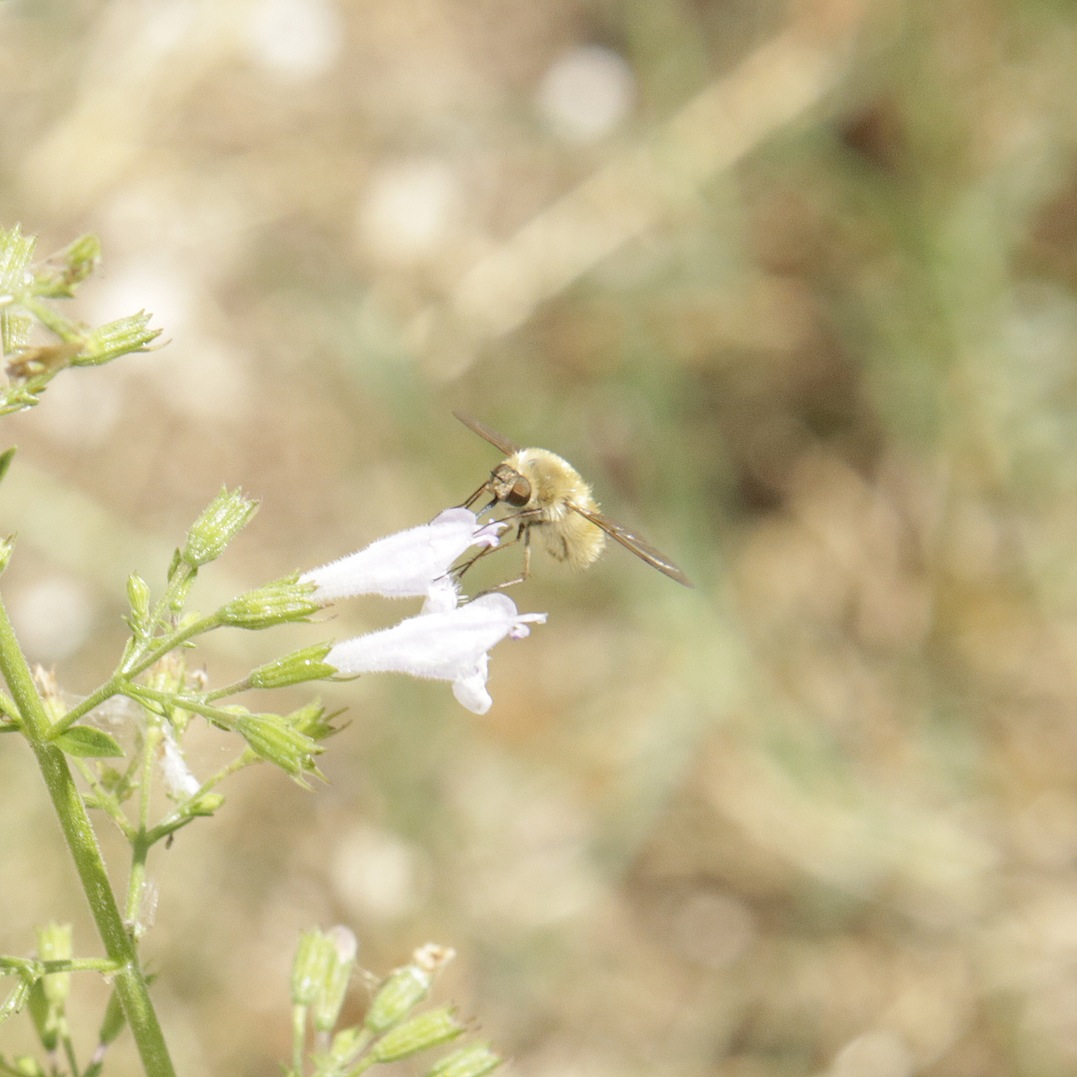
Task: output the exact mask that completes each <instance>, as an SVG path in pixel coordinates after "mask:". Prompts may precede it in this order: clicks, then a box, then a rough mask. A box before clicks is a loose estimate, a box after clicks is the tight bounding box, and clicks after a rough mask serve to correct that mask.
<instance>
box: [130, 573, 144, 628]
mask: <svg viewBox="0 0 1077 1077" xmlns="http://www.w3.org/2000/svg"><path fill="white" fill-rule="evenodd" d="M127 604H128V605H129V606H130V607H131V627H132V628H133V629H135V630H136V631H138V632H141V633H145V632H146V631H148V630H149V623H150V588H149V584H147V583H146V581H145V580H144V579H143V578H142V577H141V576H139V575H138V574H137V573H132V574H131V575H130V576H129V577H128V579H127Z"/></svg>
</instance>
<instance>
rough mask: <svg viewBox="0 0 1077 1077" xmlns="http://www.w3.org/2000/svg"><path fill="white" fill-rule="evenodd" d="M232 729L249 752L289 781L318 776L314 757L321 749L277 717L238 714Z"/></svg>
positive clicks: (273, 715) (271, 715) (272, 715)
mask: <svg viewBox="0 0 1077 1077" xmlns="http://www.w3.org/2000/svg"><path fill="white" fill-rule="evenodd" d="M236 729H238V730H239V732H240V733H241V734H242V736H243V739H244V740H245V741H246V742H247V744H248V745H250V747H251V750H252V751H254V752H255V753H256V754H257V755H259V756H261V757H262V758H263V759H265V760H266V761H267V762H270V763H272V764H273V765H274V766H278V767H280V768H281V770H283V771H285V772H286V773H288V774H291V776H292V777H293V778H301V777H302V776H303V774H304V773H305V772H311V773H314V774H317V773H318V769H317V767H315V766H314V756H315V755H316V754H318V753H319V752H320V751H321V750H322V749H321V747H320V746H319V745H318V744H317V742H315V741H313V740H311V739H310V737H308V736H306V735H305V734H304V733H300V732H299V731H298V730H297V729H294V728H292V726H290V725H289V724H288V723H287V721H286V720H285V719H284V718H282V717H281V716H280V715H278V714H240V715H237V717H236Z"/></svg>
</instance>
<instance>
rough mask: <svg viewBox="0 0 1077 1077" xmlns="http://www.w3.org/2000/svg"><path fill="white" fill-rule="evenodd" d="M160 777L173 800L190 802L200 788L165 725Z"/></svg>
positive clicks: (198, 782)
mask: <svg viewBox="0 0 1077 1077" xmlns="http://www.w3.org/2000/svg"><path fill="white" fill-rule="evenodd" d="M161 775H162V777H163V778H164V780H165V785H166V786H167V787H168V792H169V795H170V796H171V797H172V799H173V800H190V798H191V797H193V796H194V795H195V793H197V792H198V790H199V789H201V788H202V783H201V782H200V781H199V780H198V779H197V778H196V777H195V776H194V775H193V774H192V773H191V771H190V768H189V767H188V766H187V760H185V759H184V758H183V752H182V751H180V746H179V745H178V744H177V743H176V741H175V738H174V737H173V736H172V731H171V730H170V729H169V728H168V726H167V725H166V726H165V727H164V737H163V738H162V741H161Z"/></svg>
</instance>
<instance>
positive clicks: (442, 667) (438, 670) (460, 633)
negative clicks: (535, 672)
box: [325, 594, 546, 714]
mask: <svg viewBox="0 0 1077 1077" xmlns="http://www.w3.org/2000/svg"><path fill="white" fill-rule="evenodd" d="M545 620H546V614H544V613H520V612H519V611H518V610H517V609H516V603H515V602H513V601H512V599H511V598H509V597H508V595H503V594H487V595H480V596H479V597H478V598H476V599H475V600H474V601H473V602H469V603H468V604H467V605H466V606H460V607H458V608H455V609H448V610H440V611H438V612H431V613H421V614H419V616H418V617H409V618H408V619H407V620H406V621H401V622H400V624H398V625H394V626H393V627H392V628H385V629H382V631H380V632H371V633H370V634H369V635H366V636H357V637H356V638H355V639H349V640H345V641H344V642H343V643H338V644H336V645H335V646H334V647H332V648H331V649H330V651H329V653H328V654H327V655H326V656H325V661H326V662H327V663H328V664H329V665H331V666H335V667H336V668H337V670H338V671H339V672H341V673H346V674H355V673H408V674H410V675H411V676H413V677H423V678H426V679H429V680H437V681H452V684H453V694H454V695H455V696H456V698H457V699H458V700H459V701H460V703H462V704H463V705H464V706H465V707H467V709H468V710H469V711H472V712H473V713H475V714H485V713H486V712H487V711H488V710H489V709H490V706H491V704H492V702H493V701H492V700H491V699H490V694H489V692H487V691H486V677H487V668H488V663H489V653H488V652H489V651H490V648H491V647H493V646H494V644H495V643H500V642H501V640H503V639H504V638H505V637H506V636H510V637H512V638H513V639H520V638H521V637H523V636H526V635H527V634H528V633H529V632H530V628H528V624H529V623H537V624H542V623H544V622H545Z"/></svg>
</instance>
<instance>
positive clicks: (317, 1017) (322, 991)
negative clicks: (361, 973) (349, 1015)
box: [311, 925, 358, 1032]
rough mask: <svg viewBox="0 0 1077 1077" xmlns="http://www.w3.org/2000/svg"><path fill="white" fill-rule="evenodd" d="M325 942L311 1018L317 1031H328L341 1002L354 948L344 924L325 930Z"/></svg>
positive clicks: (350, 974)
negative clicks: (326, 957)
mask: <svg viewBox="0 0 1077 1077" xmlns="http://www.w3.org/2000/svg"><path fill="white" fill-rule="evenodd" d="M325 938H326V939H328V941H329V946H330V961H329V964H328V967H327V968H326V970H325V975H324V976H323V978H322V981H321V984H320V985H319V990H318V994H317V996H316V997H315V1000H314V1009H313V1012H312V1013H311V1021H312V1023H313V1025H314V1028H315V1029H316V1030H317V1031H318V1032H331V1031H332V1030H333V1026H334V1025H335V1024H336V1023H337V1018H338V1017H339V1016H340V1008H341V1006H343V1005H344V996H345V995H346V994H347V992H348V984H349V983H350V982H351V977H352V972H353V971H354V970H355V954H356V951H357V949H358V943H357V942H356V939H355V935H354V934H352V932H350V931H349V930H348V929H347V928H346V927H341V926H340V925H337V926H336V927H334V928H332V929H331V930H330V931H329V932H327V933H326V935H325Z"/></svg>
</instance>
